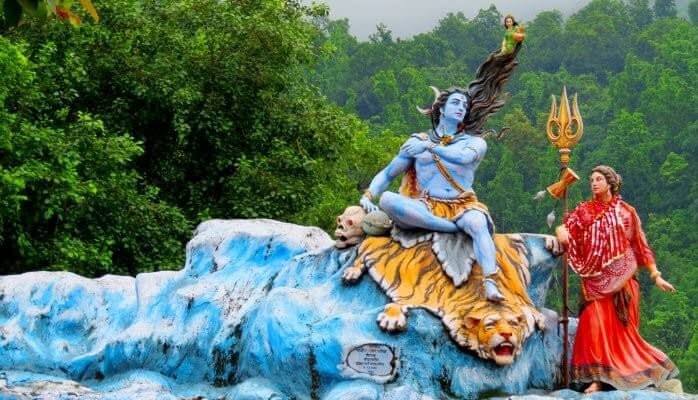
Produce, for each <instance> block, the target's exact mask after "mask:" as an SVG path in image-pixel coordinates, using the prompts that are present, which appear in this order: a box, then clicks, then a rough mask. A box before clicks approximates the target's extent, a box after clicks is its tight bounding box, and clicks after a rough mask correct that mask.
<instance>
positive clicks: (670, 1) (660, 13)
mask: <svg viewBox="0 0 698 400" xmlns="http://www.w3.org/2000/svg"><path fill="white" fill-rule="evenodd" d="M654 14H655V15H656V16H657V18H666V17H676V1H675V0H654Z"/></svg>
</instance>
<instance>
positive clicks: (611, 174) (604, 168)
mask: <svg viewBox="0 0 698 400" xmlns="http://www.w3.org/2000/svg"><path fill="white" fill-rule="evenodd" d="M594 172H598V173H599V174H601V175H603V176H604V178H606V183H608V185H609V186H610V187H611V194H613V195H614V196H615V195H617V194H618V193H620V187H621V186H622V185H623V177H622V176H620V174H619V173H617V172H616V170H615V169H613V168H611V167H609V166H608V165H597V166H596V167H594V168H593V169H592V170H591V173H592V174H593V173H594Z"/></svg>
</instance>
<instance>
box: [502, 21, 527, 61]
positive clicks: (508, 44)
mask: <svg viewBox="0 0 698 400" xmlns="http://www.w3.org/2000/svg"><path fill="white" fill-rule="evenodd" d="M504 28H505V29H506V31H505V32H504V39H503V40H502V49H501V50H500V52H501V53H502V54H509V53H511V52H513V51H514V49H515V48H516V44H517V43H521V42H523V40H524V38H525V37H526V34H525V33H524V28H523V26H521V25H519V23H518V22H516V19H514V16H513V15H511V14H509V15H507V16H506V17H504Z"/></svg>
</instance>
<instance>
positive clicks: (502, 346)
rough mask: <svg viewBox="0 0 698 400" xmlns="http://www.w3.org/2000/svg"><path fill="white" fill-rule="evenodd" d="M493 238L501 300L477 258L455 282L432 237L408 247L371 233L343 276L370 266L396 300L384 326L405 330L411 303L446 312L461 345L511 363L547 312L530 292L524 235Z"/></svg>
mask: <svg viewBox="0 0 698 400" xmlns="http://www.w3.org/2000/svg"><path fill="white" fill-rule="evenodd" d="M494 243H495V246H496V248H497V253H496V258H497V264H498V265H499V267H500V269H499V271H498V273H497V277H496V280H497V284H498V286H499V287H500V289H501V292H502V294H503V295H504V297H505V300H504V301H503V302H501V303H493V302H491V301H487V300H486V299H485V297H484V295H483V294H482V293H480V291H481V290H482V279H483V276H482V272H481V270H480V267H479V266H478V265H477V264H475V266H474V268H472V270H471V271H470V274H469V276H468V279H467V281H465V282H464V283H463V284H462V285H460V286H456V285H455V284H454V283H453V280H452V279H451V278H450V277H449V276H448V275H447V274H446V273H445V272H444V270H443V268H442V267H441V264H440V263H439V260H438V258H437V257H436V256H435V254H434V252H433V250H432V245H431V242H430V241H425V242H422V243H419V244H417V245H415V246H413V247H410V248H404V247H402V246H401V245H400V243H398V242H396V241H394V240H392V239H391V238H390V237H368V238H366V239H365V240H364V241H363V242H362V243H361V245H360V247H359V249H358V255H357V257H356V260H355V261H354V263H353V264H352V265H351V266H350V267H348V268H347V269H346V270H345V271H344V273H343V279H344V281H345V282H347V283H354V282H357V281H358V279H359V278H360V277H361V276H362V274H363V273H364V272H365V271H368V273H369V275H370V276H371V278H373V280H374V281H376V282H377V283H378V284H379V285H380V287H381V288H382V289H383V291H384V292H385V293H386V295H387V296H388V297H389V298H390V299H391V300H392V302H391V303H389V304H387V305H386V306H385V309H384V310H383V312H381V313H380V314H379V315H378V318H377V322H378V324H379V326H380V327H381V329H383V330H386V331H389V332H395V331H400V330H404V329H406V328H407V313H408V311H409V309H411V308H424V309H426V310H428V311H430V312H431V313H433V314H435V315H436V316H438V317H440V318H441V321H442V322H443V324H444V325H445V326H446V328H447V329H448V332H449V335H450V337H451V338H452V339H453V340H454V341H455V342H456V343H457V344H458V345H459V346H460V347H462V348H464V349H468V350H472V351H474V352H475V353H477V355H478V356H479V357H481V358H483V359H490V360H493V361H494V362H495V363H496V364H498V365H508V364H511V363H513V362H514V359H515V357H516V356H518V355H519V354H520V352H521V349H522V345H523V342H524V341H525V339H526V338H528V337H529V336H530V335H531V334H532V333H533V331H534V330H535V329H536V327H538V328H539V329H543V326H544V317H543V315H542V314H541V313H540V312H539V311H538V310H537V309H536V308H535V306H534V305H533V302H532V301H531V299H530V298H529V296H528V293H527V292H526V285H527V284H528V283H529V281H530V275H529V272H528V259H527V258H526V253H527V249H526V247H525V245H524V242H523V238H522V237H521V236H520V235H515V234H508V235H502V234H497V235H494Z"/></svg>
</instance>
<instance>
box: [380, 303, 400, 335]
mask: <svg viewBox="0 0 698 400" xmlns="http://www.w3.org/2000/svg"><path fill="white" fill-rule="evenodd" d="M376 321H377V322H378V326H380V327H381V329H383V330H384V331H388V332H396V331H404V330H405V329H406V328H407V314H405V311H403V309H402V306H400V305H399V304H395V303H391V304H388V305H387V306H385V309H384V310H383V312H382V313H380V314H378V318H377V319H376Z"/></svg>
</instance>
